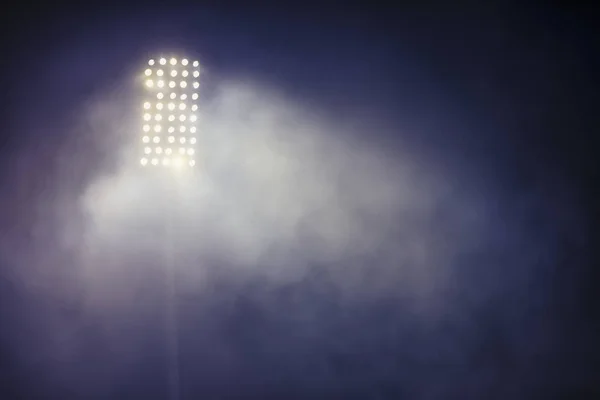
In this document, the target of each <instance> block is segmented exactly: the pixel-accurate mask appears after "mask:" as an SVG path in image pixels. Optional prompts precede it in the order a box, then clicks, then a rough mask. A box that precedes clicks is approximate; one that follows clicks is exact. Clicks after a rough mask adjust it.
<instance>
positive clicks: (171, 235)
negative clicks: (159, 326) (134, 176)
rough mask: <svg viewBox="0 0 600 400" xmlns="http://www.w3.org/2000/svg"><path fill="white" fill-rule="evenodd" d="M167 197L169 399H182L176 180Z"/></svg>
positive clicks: (166, 269)
mask: <svg viewBox="0 0 600 400" xmlns="http://www.w3.org/2000/svg"><path fill="white" fill-rule="evenodd" d="M166 187H167V188H168V190H167V193H168V195H167V198H168V201H167V202H166V205H165V207H166V210H165V213H164V216H165V222H166V223H165V228H166V229H165V233H166V237H165V277H166V282H165V283H166V299H165V300H166V301H165V303H166V304H165V306H166V339H167V357H168V361H167V368H168V377H169V399H170V400H179V399H180V372H179V330H178V318H177V287H176V276H175V274H176V266H175V260H176V251H175V245H176V240H175V230H174V224H175V220H176V218H175V217H176V212H177V210H178V209H177V207H178V204H179V202H178V197H179V196H178V191H177V185H176V184H175V183H174V182H167V185H166Z"/></svg>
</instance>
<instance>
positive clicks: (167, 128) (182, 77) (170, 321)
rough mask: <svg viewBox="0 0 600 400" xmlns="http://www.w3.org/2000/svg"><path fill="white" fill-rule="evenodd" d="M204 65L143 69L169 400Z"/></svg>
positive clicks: (176, 379)
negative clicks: (158, 198)
mask: <svg viewBox="0 0 600 400" xmlns="http://www.w3.org/2000/svg"><path fill="white" fill-rule="evenodd" d="M199 77H200V64H199V62H198V61H190V60H188V59H186V58H176V57H172V58H165V57H159V58H156V59H154V58H152V59H150V60H148V63H147V65H146V67H145V69H144V71H143V93H144V96H143V97H144V98H143V101H142V132H141V138H140V144H141V145H140V149H141V155H140V165H141V167H142V168H143V169H146V170H148V172H150V173H151V174H153V175H155V177H156V178H157V179H159V185H158V186H159V187H160V191H161V192H162V193H163V194H166V196H164V197H163V199H164V200H165V201H164V205H165V208H164V212H163V213H162V215H161V216H159V217H162V218H164V224H163V226H164V230H163V232H162V234H164V245H165V247H164V261H165V276H166V302H165V305H166V336H167V357H168V365H167V368H168V374H169V398H170V399H171V400H176V399H179V397H180V392H181V388H180V368H179V367H180V365H179V339H178V338H179V334H178V329H177V327H178V321H177V302H176V300H177V299H176V293H177V290H176V279H175V261H176V251H175V244H176V241H175V238H174V234H175V230H174V215H176V214H174V212H178V211H179V208H180V207H181V204H182V202H181V201H180V195H181V193H180V185H179V183H180V182H178V180H179V178H181V176H182V175H187V174H189V173H191V172H193V169H194V167H195V166H196V145H197V136H196V134H197V122H198V98H199V95H198V90H199V87H200V83H199Z"/></svg>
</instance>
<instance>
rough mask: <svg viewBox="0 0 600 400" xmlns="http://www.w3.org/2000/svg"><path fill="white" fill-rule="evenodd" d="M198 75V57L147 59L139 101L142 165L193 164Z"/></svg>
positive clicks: (174, 165) (179, 165)
mask: <svg viewBox="0 0 600 400" xmlns="http://www.w3.org/2000/svg"><path fill="white" fill-rule="evenodd" d="M199 77H200V63H199V62H198V61H193V62H192V61H189V60H188V59H186V58H182V59H177V58H170V59H167V58H164V57H161V58H159V59H156V60H155V59H150V60H148V66H147V67H146V69H145V70H144V87H145V99H144V101H143V104H142V155H141V159H140V163H141V164H142V165H143V166H164V167H172V166H173V167H183V166H189V167H193V166H194V165H196V160H195V154H196V140H197V139H196V133H197V126H196V125H197V119H198V115H197V114H198V104H197V103H198V88H199V87H200V83H199V82H198V78H199Z"/></svg>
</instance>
